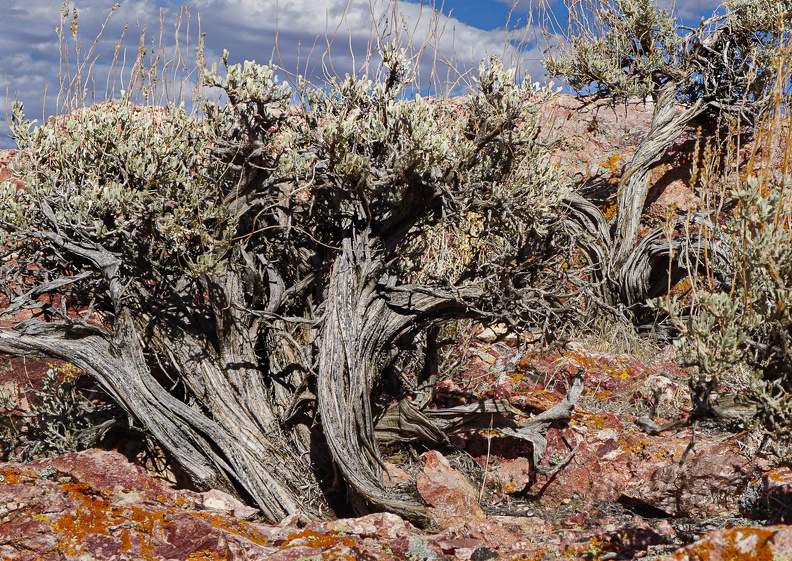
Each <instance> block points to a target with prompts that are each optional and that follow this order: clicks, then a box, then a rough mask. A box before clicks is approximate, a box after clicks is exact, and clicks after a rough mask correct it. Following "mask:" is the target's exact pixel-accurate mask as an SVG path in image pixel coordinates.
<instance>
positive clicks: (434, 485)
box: [416, 450, 485, 528]
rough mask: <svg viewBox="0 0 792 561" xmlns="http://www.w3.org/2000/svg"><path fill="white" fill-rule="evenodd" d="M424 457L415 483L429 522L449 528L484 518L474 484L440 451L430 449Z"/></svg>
mask: <svg viewBox="0 0 792 561" xmlns="http://www.w3.org/2000/svg"><path fill="white" fill-rule="evenodd" d="M423 461H424V466H423V470H422V471H421V473H419V474H418V477H417V478H416V484H417V487H418V492H419V493H420V495H421V497H422V498H423V500H424V502H425V503H426V506H427V510H428V515H429V518H430V519H431V520H432V522H434V523H435V524H436V525H437V526H439V527H440V528H450V527H452V526H458V525H461V524H464V523H465V522H467V521H470V520H483V519H484V518H485V516H484V511H483V510H481V507H480V506H479V504H478V499H477V491H476V488H475V487H474V486H473V484H472V483H471V482H470V481H469V480H468V479H467V478H466V477H465V476H464V475H462V474H461V473H460V472H458V471H457V470H455V469H453V468H452V467H451V465H450V464H449V463H448V460H447V459H446V458H445V457H443V455H442V454H440V453H439V452H436V451H434V450H430V451H429V452H426V453H424V454H423Z"/></svg>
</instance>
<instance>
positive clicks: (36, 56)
mask: <svg viewBox="0 0 792 561" xmlns="http://www.w3.org/2000/svg"><path fill="white" fill-rule="evenodd" d="M0 1H2V0H0ZM182 4H183V2H178V1H176V0H157V1H155V0H125V1H124V2H123V3H122V4H121V7H120V8H118V9H117V10H116V11H115V13H113V15H112V17H111V18H110V19H109V20H108V21H107V24H106V28H105V30H104V32H103V35H102V37H101V39H100V41H99V42H98V43H97V44H96V46H95V47H92V43H93V40H94V37H96V36H97V34H98V33H99V30H100V28H101V27H102V25H103V23H104V22H105V20H106V18H107V16H108V14H109V13H110V11H111V10H112V8H113V5H114V2H113V1H112V0H76V1H75V2H74V3H73V4H71V5H70V6H75V5H76V7H77V10H78V20H77V21H78V22H79V30H78V32H79V36H80V37H82V52H83V56H85V54H86V53H88V52H89V51H90V49H93V51H90V52H91V58H90V60H91V61H92V62H94V61H95V62H94V67H93V74H94V79H93V81H92V82H91V83H89V84H88V94H89V96H88V99H89V101H92V100H93V101H101V100H102V99H103V98H104V96H105V90H106V89H108V84H109V85H110V89H111V90H114V91H113V92H111V93H113V94H115V95H117V94H118V90H119V89H121V87H122V83H123V84H124V85H126V81H127V80H128V72H129V69H130V67H131V65H132V62H133V60H134V58H135V54H136V51H137V46H138V37H139V33H140V30H141V29H143V28H144V27H145V28H146V30H147V32H148V34H149V43H147V46H148V47H150V46H151V43H150V40H151V38H152V37H157V36H158V35H159V33H160V13H161V12H160V9H162V10H163V11H162V14H163V16H162V17H163V20H162V21H163V28H162V40H163V45H164V47H165V51H166V52H167V53H169V56H170V53H172V52H173V46H174V45H175V43H176V32H175V24H176V22H177V18H178V15H179V13H180V10H183V6H182ZM3 6H4V7H3V12H4V14H3V17H2V18H0V84H2V86H3V88H4V89H6V88H7V90H8V92H9V95H10V97H11V98H14V97H17V98H19V99H20V100H22V101H23V102H24V103H25V106H26V109H27V112H28V114H29V116H30V117H33V118H37V119H39V120H41V118H42V117H44V118H46V117H47V116H49V115H51V114H54V113H56V112H57V103H56V102H57V98H58V95H57V94H58V88H59V86H58V75H59V66H60V58H61V57H60V54H59V49H58V37H57V35H56V33H55V29H56V27H57V26H58V24H59V21H60V8H59V6H58V4H57V3H53V2H52V0H24V1H23V0H5V1H4V2H3ZM190 10H191V11H190V16H189V21H190V30H189V35H190V37H189V48H187V43H186V41H187V37H186V35H187V29H186V27H187V25H186V22H187V19H186V16H185V15H184V13H183V12H182V18H183V19H182V24H181V29H180V35H179V41H180V46H181V52H182V54H183V55H184V56H187V57H188V58H189V59H190V61H192V60H194V55H195V53H194V46H195V43H196V40H197V36H198V33H197V31H198V19H199V17H198V16H199V14H200V26H201V31H202V32H203V33H205V34H206V35H205V37H206V52H205V56H206V60H207V62H208V63H210V64H211V63H212V62H215V61H217V60H219V58H220V54H221V52H222V51H223V50H224V49H227V50H228V51H230V53H231V57H230V60H231V62H237V61H242V60H256V61H257V62H260V63H267V62H269V61H270V60H272V61H273V62H275V63H276V64H278V65H279V66H282V67H283V68H284V69H286V70H287V71H288V72H290V73H300V74H308V75H310V76H312V77H313V78H314V79H317V78H321V75H322V70H323V69H325V70H327V71H329V72H330V73H332V74H337V75H341V76H343V75H344V74H345V73H348V72H350V73H351V72H355V71H359V70H360V69H361V68H362V67H363V66H364V64H365V61H366V53H367V52H370V51H371V47H372V38H373V37H376V36H377V35H378V34H386V35H388V36H389V37H393V36H396V35H398V37H399V38H400V41H401V43H402V44H403V45H405V46H407V45H409V46H411V47H412V48H413V50H414V51H417V50H421V49H422V48H423V57H422V59H421V63H420V66H419V74H420V77H421V79H422V80H423V85H424V86H427V85H428V83H429V77H430V75H431V73H432V71H433V69H434V71H435V72H436V81H439V82H443V81H445V80H446V79H447V78H450V79H451V80H452V81H453V80H456V79H457V78H458V76H457V75H455V74H453V73H450V74H449V73H448V72H447V71H448V68H447V67H446V66H445V65H444V63H446V62H450V63H452V64H453V65H456V66H457V67H459V68H461V69H462V71H463V72H464V70H466V69H469V68H471V67H474V68H475V67H477V65H478V61H479V60H480V59H482V58H486V57H488V56H489V55H492V54H495V55H503V54H504V51H505V50H507V47H508V45H507V44H506V41H505V39H504V34H503V31H497V30H496V31H485V30H482V29H478V28H475V27H473V26H471V25H467V24H465V23H462V22H460V21H459V20H457V19H455V18H453V17H451V18H449V17H446V16H443V15H441V14H438V13H437V12H434V11H433V10H432V9H430V8H429V7H427V6H421V5H420V4H417V3H412V2H407V1H402V2H399V3H391V2H389V1H388V0H372V1H371V2H369V0H194V2H193V3H192V4H191V8H190ZM68 18H71V7H70V8H69V15H68ZM68 24H69V21H67V26H68ZM125 26H126V27H127V29H126V31H124V29H125ZM122 34H124V48H123V49H122V50H121V51H120V53H119V56H118V59H117V61H116V62H117V65H116V66H115V67H114V66H113V59H114V44H115V42H117V41H118V40H119V38H120V37H121V36H122ZM66 35H67V43H70V36H69V30H68V29H67V30H66ZM276 37H277V48H276V42H275V39H276ZM149 55H150V53H149ZM523 55H524V60H525V68H523V70H524V71H526V72H528V73H530V74H532V75H535V76H539V75H541V74H542V70H541V66H540V65H539V63H538V59H539V58H540V53H539V52H538V51H537V50H536V49H533V50H531V51H529V52H526V53H523ZM70 57H71V58H72V60H73V53H72V55H70ZM374 60H375V59H374ZM190 61H188V62H187V66H188V67H189V66H190V64H191V62H190ZM374 64H376V60H375V62H374ZM72 68H73V67H72ZM120 70H125V71H126V74H125V76H126V78H124V80H121V79H119V75H120V74H122V73H121V72H119V71H120ZM72 72H73V70H72ZM113 76H115V81H114V80H113ZM113 84H115V87H114V88H113V87H112V86H113ZM435 86H437V84H435ZM188 89H189V88H188ZM45 90H46V92H47V94H46V97H45ZM435 91H436V90H435ZM42 107H44V109H43V115H42ZM5 113H6V112H5V111H0V147H10V146H11V141H10V139H9V138H8V136H7V135H8V126H7V123H6V121H5V119H6V114H5Z"/></svg>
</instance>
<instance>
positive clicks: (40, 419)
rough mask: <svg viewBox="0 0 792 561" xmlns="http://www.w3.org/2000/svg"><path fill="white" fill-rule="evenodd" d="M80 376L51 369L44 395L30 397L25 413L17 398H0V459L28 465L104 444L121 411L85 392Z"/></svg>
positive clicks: (72, 369)
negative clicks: (0, 413) (99, 443)
mask: <svg viewBox="0 0 792 561" xmlns="http://www.w3.org/2000/svg"><path fill="white" fill-rule="evenodd" d="M80 374H81V372H80V371H79V370H78V369H76V368H75V367H73V366H72V365H70V364H66V365H63V366H59V367H52V368H50V369H49V370H47V372H46V374H45V376H44V377H43V378H42V387H41V390H39V391H30V392H28V395H29V396H34V397H29V407H28V410H27V411H22V410H21V408H20V406H21V404H20V403H19V401H18V400H17V399H16V397H15V396H12V395H4V396H0V411H2V415H0V459H2V460H3V461H16V462H28V461H31V460H36V459H39V458H48V457H52V456H57V455H59V454H64V453H66V452H76V451H79V450H85V449H86V448H90V447H92V446H94V445H96V444H97V443H98V442H99V441H101V440H102V438H103V437H104V435H105V434H106V433H107V432H108V431H109V430H110V428H111V427H112V426H113V425H114V424H115V423H116V416H117V415H118V413H119V409H118V407H117V406H114V405H112V404H110V403H108V400H107V398H106V397H105V398H104V399H103V395H102V394H101V392H100V391H99V390H97V389H95V388H91V387H86V386H85V384H84V383H83V382H85V379H84V378H81V377H80ZM31 390H32V389H31Z"/></svg>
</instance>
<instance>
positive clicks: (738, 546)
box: [674, 528, 776, 561]
mask: <svg viewBox="0 0 792 561" xmlns="http://www.w3.org/2000/svg"><path fill="white" fill-rule="evenodd" d="M773 534H774V532H773V531H772V530H768V529H767V528H729V529H728V530H725V531H724V533H723V538H722V540H723V541H722V543H721V544H717V543H713V542H714V541H716V540H717V538H715V539H713V538H709V539H705V540H703V541H699V542H696V543H694V544H693V545H691V546H689V547H688V548H686V549H681V550H678V551H676V552H674V558H675V559H685V558H686V557H687V559H689V560H690V561H710V560H711V559H712V558H713V553H714V552H716V551H717V549H720V551H719V552H718V559H723V560H728V561H773V559H775V558H776V557H775V555H774V553H773V547H772V545H771V543H770V541H771V539H772V537H773ZM720 541H721V540H717V542H720ZM717 545H720V546H721V547H720V548H717Z"/></svg>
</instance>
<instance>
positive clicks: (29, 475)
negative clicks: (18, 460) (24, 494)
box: [0, 467, 38, 485]
mask: <svg viewBox="0 0 792 561" xmlns="http://www.w3.org/2000/svg"><path fill="white" fill-rule="evenodd" d="M0 476H2V481H0V485H2V484H8V485H19V484H22V485H33V484H34V481H33V480H34V479H37V478H38V475H36V473H35V472H34V471H33V470H29V469H20V468H16V467H2V468H0Z"/></svg>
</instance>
